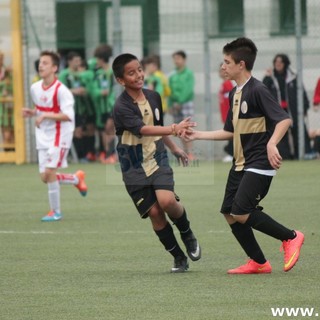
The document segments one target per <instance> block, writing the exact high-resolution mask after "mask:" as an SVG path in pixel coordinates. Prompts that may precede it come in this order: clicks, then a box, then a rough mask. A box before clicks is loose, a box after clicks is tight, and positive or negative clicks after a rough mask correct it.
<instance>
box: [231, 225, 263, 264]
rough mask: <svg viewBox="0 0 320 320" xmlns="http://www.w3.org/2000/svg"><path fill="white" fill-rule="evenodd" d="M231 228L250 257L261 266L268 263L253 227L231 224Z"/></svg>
mask: <svg viewBox="0 0 320 320" xmlns="http://www.w3.org/2000/svg"><path fill="white" fill-rule="evenodd" d="M230 227H231V230H232V233H233V235H234V236H235V238H236V239H237V240H238V242H239V244H240V245H241V247H242V249H243V250H244V252H245V253H246V254H247V256H248V257H250V258H251V259H252V260H254V261H255V262H257V263H260V264H263V263H265V262H266V261H267V260H266V258H265V257H264V254H263V252H262V250H261V248H260V246H259V244H258V242H257V240H256V238H255V236H254V234H253V231H252V228H251V227H249V226H248V225H245V224H241V223H239V222H235V223H233V224H231V225H230Z"/></svg>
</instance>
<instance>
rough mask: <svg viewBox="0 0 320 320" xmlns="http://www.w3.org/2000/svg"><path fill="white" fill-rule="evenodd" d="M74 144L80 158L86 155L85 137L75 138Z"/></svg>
mask: <svg viewBox="0 0 320 320" xmlns="http://www.w3.org/2000/svg"><path fill="white" fill-rule="evenodd" d="M73 145H74V147H75V149H76V151H77V155H78V158H79V159H82V158H84V157H85V156H86V152H85V145H84V140H83V138H75V137H74V138H73Z"/></svg>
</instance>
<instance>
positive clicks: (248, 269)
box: [228, 259, 272, 274]
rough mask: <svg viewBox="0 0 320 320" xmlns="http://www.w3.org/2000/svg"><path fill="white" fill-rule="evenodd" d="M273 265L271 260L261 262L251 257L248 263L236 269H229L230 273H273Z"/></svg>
mask: <svg viewBox="0 0 320 320" xmlns="http://www.w3.org/2000/svg"><path fill="white" fill-rule="evenodd" d="M271 271H272V267H271V264H270V262H269V261H267V262H265V263H264V264H260V263H257V262H255V261H254V260H252V259H250V260H248V262H247V263H246V264H244V265H243V266H240V267H238V268H235V269H230V270H228V274H257V273H271Z"/></svg>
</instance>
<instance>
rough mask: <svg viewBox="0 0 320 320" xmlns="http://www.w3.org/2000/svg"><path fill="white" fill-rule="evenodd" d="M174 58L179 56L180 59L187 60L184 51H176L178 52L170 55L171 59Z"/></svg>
mask: <svg viewBox="0 0 320 320" xmlns="http://www.w3.org/2000/svg"><path fill="white" fill-rule="evenodd" d="M174 56H180V57H182V58H183V59H187V54H186V53H185V51H183V50H178V51H176V52H174V53H173V54H172V57H174Z"/></svg>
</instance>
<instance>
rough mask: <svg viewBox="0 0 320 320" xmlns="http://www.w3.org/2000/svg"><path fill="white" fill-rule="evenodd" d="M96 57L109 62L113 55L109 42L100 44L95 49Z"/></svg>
mask: <svg viewBox="0 0 320 320" xmlns="http://www.w3.org/2000/svg"><path fill="white" fill-rule="evenodd" d="M93 55H94V57H95V58H97V59H101V60H103V61H104V62H105V63H108V62H109V59H110V57H111V56H112V47H111V46H109V45H108V44H100V45H99V46H98V47H97V48H96V49H95V51H94V54H93Z"/></svg>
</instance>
